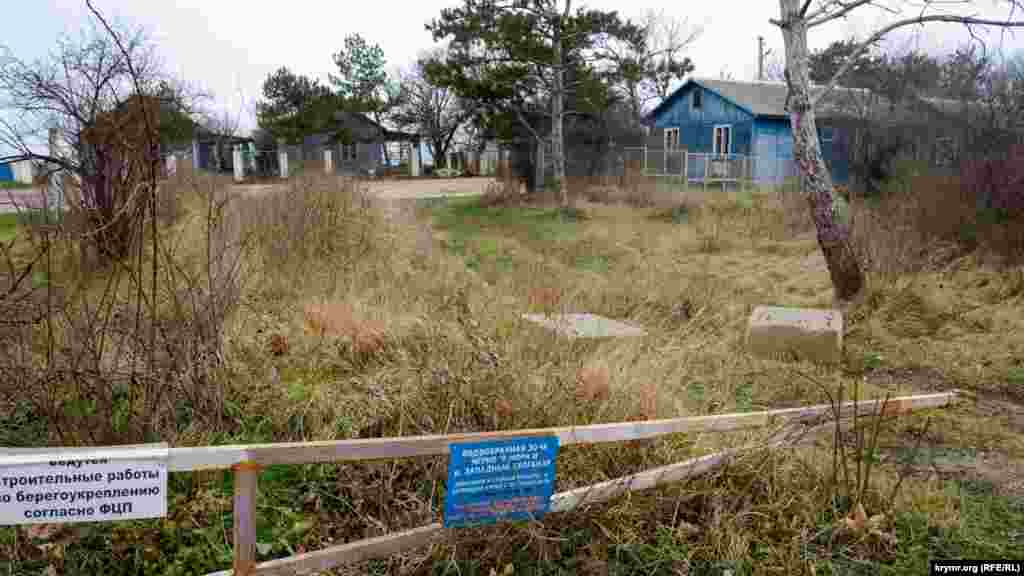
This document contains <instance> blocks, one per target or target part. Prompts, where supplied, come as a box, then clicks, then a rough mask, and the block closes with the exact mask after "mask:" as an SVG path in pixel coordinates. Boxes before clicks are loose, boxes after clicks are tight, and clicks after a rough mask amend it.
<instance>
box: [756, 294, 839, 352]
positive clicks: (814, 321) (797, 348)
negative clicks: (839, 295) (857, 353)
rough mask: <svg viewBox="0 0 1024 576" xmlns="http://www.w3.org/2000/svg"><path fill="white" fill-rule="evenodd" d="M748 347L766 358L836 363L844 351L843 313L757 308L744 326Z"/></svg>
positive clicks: (770, 307) (836, 311) (809, 309)
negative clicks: (789, 358) (790, 358)
mask: <svg viewBox="0 0 1024 576" xmlns="http://www.w3.org/2000/svg"><path fill="white" fill-rule="evenodd" d="M747 347H748V349H749V350H750V351H751V352H752V353H754V354H756V355H758V356H762V357H768V358H776V359H778V358H788V357H793V356H795V357H797V358H798V359H801V360H810V361H812V362H823V363H835V362H839V361H840V360H841V359H842V351H843V313H842V312H840V311H839V310H820V309H811V308H784V307H779V306H758V307H757V308H754V311H753V313H752V314H751V315H750V321H749V323H748V326H747Z"/></svg>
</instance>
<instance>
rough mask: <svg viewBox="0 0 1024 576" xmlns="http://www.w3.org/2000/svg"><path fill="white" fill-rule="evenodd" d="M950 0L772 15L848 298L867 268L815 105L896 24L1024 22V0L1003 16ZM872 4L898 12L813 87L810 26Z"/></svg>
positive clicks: (799, 148) (826, 233) (820, 212)
mask: <svg viewBox="0 0 1024 576" xmlns="http://www.w3.org/2000/svg"><path fill="white" fill-rule="evenodd" d="M950 4H951V3H950V2H937V1H934V0H924V1H923V2H919V3H911V2H906V1H896V0H894V1H892V2H884V1H882V0H779V9H780V17H779V18H778V19H772V20H771V23H772V24H774V25H776V26H778V27H779V29H780V30H781V31H782V38H783V41H784V42H785V46H786V71H785V77H786V82H787V84H788V86H789V94H788V97H787V110H788V111H789V116H790V123H791V125H792V131H793V158H794V160H795V161H796V163H797V166H798V170H799V172H800V176H801V187H802V189H803V193H804V195H805V196H806V198H807V202H808V204H809V205H810V208H811V214H812V217H813V219H814V224H815V227H816V228H817V231H818V244H819V245H820V246H821V250H822V252H823V253H824V255H825V260H826V262H827V263H828V269H829V274H830V276H831V278H832V286H833V288H834V290H835V295H836V298H837V299H838V300H842V301H848V300H850V299H852V298H853V297H854V296H856V295H857V294H858V293H860V291H861V289H862V288H863V286H864V272H863V270H862V269H861V265H860V262H859V261H858V260H857V258H856V256H855V255H854V252H853V248H852V246H851V245H850V242H849V238H850V234H849V227H848V226H847V224H846V222H845V220H844V217H843V213H844V210H843V209H842V204H841V200H840V199H839V197H838V196H837V194H836V193H835V190H834V188H833V184H832V176H831V174H830V173H829V171H828V167H827V166H826V165H825V161H824V160H823V159H822V155H821V148H820V145H819V142H818V137H817V126H816V121H815V105H816V104H818V103H819V102H820V101H821V99H822V98H824V97H827V95H828V94H829V92H830V91H831V90H832V89H833V88H834V87H835V86H836V84H838V83H839V82H840V81H841V80H842V79H843V77H844V75H845V74H846V73H847V72H848V71H849V70H850V68H851V67H853V66H854V65H855V64H856V63H857V60H858V57H859V56H860V55H861V54H863V53H864V52H866V51H867V50H868V49H870V47H871V46H873V45H874V44H875V43H877V42H878V41H880V40H881V39H883V38H884V37H885V36H886V35H887V34H889V33H890V32H892V31H894V30H898V29H901V28H905V27H908V26H919V25H924V24H928V23H939V22H945V23H955V24H961V25H964V26H966V27H967V28H968V30H972V31H973V29H974V27H977V26H996V27H1002V28H1008V27H1018V26H1024V20H1020V19H1016V20H1015V18H1016V17H1018V16H1019V14H1018V11H1019V10H1020V9H1021V7H1022V6H1021V3H1020V1H1019V0H1004V2H1003V4H1004V5H1005V6H1006V8H1007V17H1006V18H1005V19H1004V20H997V19H988V18H979V17H976V16H972V15H959V14H953V13H950V12H948V10H949V8H950ZM956 4H957V5H959V6H961V7H965V8H970V7H972V6H973V5H975V4H977V3H976V2H970V1H967V0H964V1H963V2H958V3H956ZM870 7H875V8H878V9H883V10H886V11H887V12H889V13H891V14H893V15H894V19H893V20H892V21H891V22H890V23H889V24H886V25H884V26H882V27H881V28H879V29H878V30H876V31H875V32H873V33H871V34H870V35H869V36H868V37H867V38H865V39H864V40H863V41H861V42H860V43H859V44H857V45H856V47H855V49H854V50H853V51H852V53H851V55H850V57H849V58H848V59H847V61H846V62H845V63H844V64H843V65H842V66H840V68H839V69H838V70H837V71H836V73H835V74H834V75H833V76H832V78H831V79H830V80H829V81H828V82H827V83H826V85H825V86H824V87H823V88H822V89H820V90H815V91H814V92H813V93H812V90H811V78H810V70H809V66H808V55H809V51H808V47H807V33H808V31H809V30H812V29H814V28H816V27H819V26H822V25H825V24H828V23H830V22H834V21H836V20H840V19H843V18H846V17H848V16H850V15H851V14H853V13H854V12H860V11H863V10H865V9H867V8H870ZM911 10H912V11H913V12H912V15H910V14H911Z"/></svg>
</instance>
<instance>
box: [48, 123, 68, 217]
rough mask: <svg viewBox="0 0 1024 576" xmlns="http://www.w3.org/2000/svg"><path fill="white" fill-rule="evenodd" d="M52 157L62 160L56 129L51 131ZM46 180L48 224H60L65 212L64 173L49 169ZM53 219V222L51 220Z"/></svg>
mask: <svg viewBox="0 0 1024 576" xmlns="http://www.w3.org/2000/svg"><path fill="white" fill-rule="evenodd" d="M49 137H50V141H49V145H50V150H49V152H50V156H51V157H52V158H60V157H61V151H60V144H59V143H58V142H57V139H58V132H57V129H56V128H50V131H49ZM47 174H48V177H47V178H46V222H47V223H48V224H49V223H55V222H60V219H61V213H63V212H64V171H63V170H58V169H56V168H53V167H51V168H49V169H47ZM51 219H52V220H51Z"/></svg>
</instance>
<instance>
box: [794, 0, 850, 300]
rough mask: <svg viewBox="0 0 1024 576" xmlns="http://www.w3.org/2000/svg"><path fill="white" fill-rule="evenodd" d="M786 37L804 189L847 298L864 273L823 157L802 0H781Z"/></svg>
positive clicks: (839, 290) (837, 286)
mask: <svg viewBox="0 0 1024 576" xmlns="http://www.w3.org/2000/svg"><path fill="white" fill-rule="evenodd" d="M779 4H780V7H781V9H782V27H781V28H782V37H783V40H784V41H785V46H786V83H787V84H788V86H789V96H788V112H789V121H790V125H791V126H792V131H793V160H794V161H795V162H796V164H797V168H798V170H799V172H800V187H801V192H802V193H803V195H804V197H805V198H806V200H807V203H808V205H809V206H810V209H811V217H812V218H813V219H814V226H815V228H816V229H817V232H818V245H819V246H821V251H822V253H823V254H824V256H825V262H826V263H827V265H828V271H829V275H830V276H831V278H832V287H833V289H834V291H835V296H836V298H837V299H838V300H842V301H848V300H851V299H852V298H853V297H854V296H856V295H857V294H858V293H859V292H860V291H861V288H863V286H864V273H863V271H862V270H861V267H860V263H859V262H858V261H857V257H856V255H855V254H854V253H853V249H852V247H851V246H850V230H849V227H848V226H847V224H846V222H845V220H844V215H843V210H842V204H841V202H842V201H841V200H840V199H839V197H838V196H837V195H836V193H835V189H834V188H833V185H832V175H831V174H830V173H829V171H828V167H827V166H826V165H825V160H824V159H823V158H822V156H821V147H820V146H819V144H818V133H817V125H816V123H815V117H814V107H813V102H812V98H811V96H812V95H811V90H810V86H811V81H810V72H809V69H808V64H807V60H808V50H807V25H806V21H805V20H804V19H803V16H802V15H801V14H800V5H801V0H779Z"/></svg>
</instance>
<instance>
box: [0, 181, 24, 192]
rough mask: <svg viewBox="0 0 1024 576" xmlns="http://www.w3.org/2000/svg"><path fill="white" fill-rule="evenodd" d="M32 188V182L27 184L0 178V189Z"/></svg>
mask: <svg viewBox="0 0 1024 576" xmlns="http://www.w3.org/2000/svg"><path fill="white" fill-rule="evenodd" d="M30 188H32V185H31V184H25V183H24V182H13V181H11V180H0V190H28V189H30Z"/></svg>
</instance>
